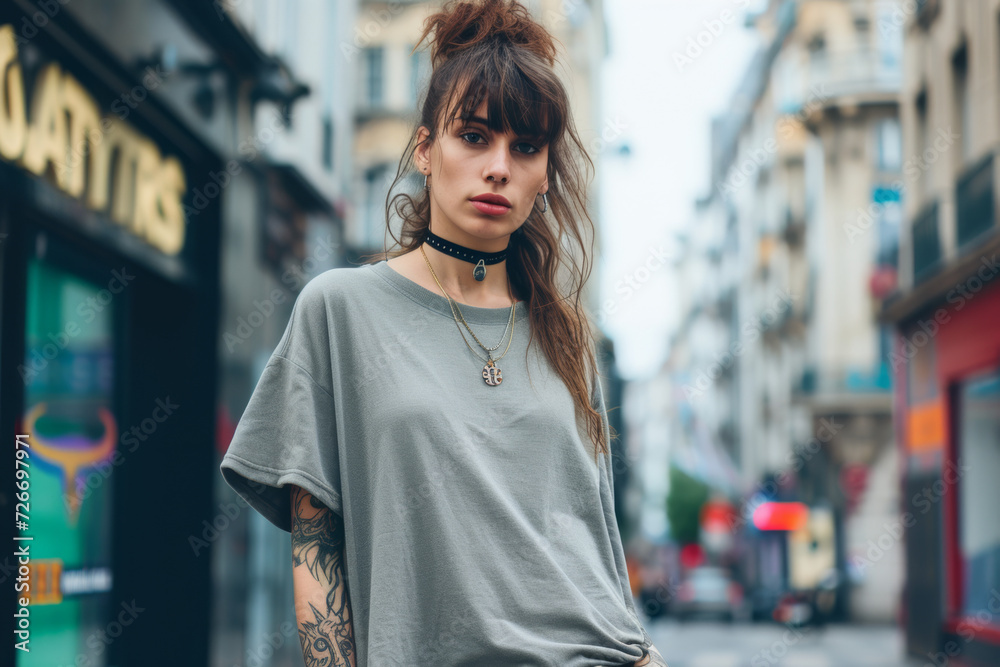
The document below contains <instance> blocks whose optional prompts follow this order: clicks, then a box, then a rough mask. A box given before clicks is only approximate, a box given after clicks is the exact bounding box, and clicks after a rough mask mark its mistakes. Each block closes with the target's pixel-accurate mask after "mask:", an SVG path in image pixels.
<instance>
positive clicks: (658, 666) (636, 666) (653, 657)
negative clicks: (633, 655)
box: [633, 644, 667, 667]
mask: <svg viewBox="0 0 1000 667" xmlns="http://www.w3.org/2000/svg"><path fill="white" fill-rule="evenodd" d="M654 666H655V667H667V661H666V660H664V659H663V656H662V655H660V652H659V651H657V650H656V647H655V646H654V645H652V644H650V645H649V653H647V654H646V655H645V656H644V657H643V658H642V660H640V661H638V662H635V663H633V667H654Z"/></svg>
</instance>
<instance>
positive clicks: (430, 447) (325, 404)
mask: <svg viewBox="0 0 1000 667" xmlns="http://www.w3.org/2000/svg"><path fill="white" fill-rule="evenodd" d="M470 266H471V265H470ZM459 307H460V309H461V313H462V315H463V316H464V318H465V320H466V322H468V324H469V326H470V327H471V328H472V330H473V331H474V332H475V334H476V336H477V337H478V338H479V340H480V341H482V342H483V344H484V345H486V346H488V347H492V346H493V345H496V344H497V343H498V342H500V341H501V340H503V344H502V345H501V346H500V347H499V348H498V349H497V350H496V351H495V352H494V353H493V357H494V358H497V357H499V356H500V355H501V354H502V353H503V351H504V349H505V348H506V345H507V340H508V339H507V338H506V337H504V329H505V326H506V325H507V321H508V318H509V316H510V308H509V307H507V308H495V309H494V308H479V307H474V306H468V305H461V304H460V305H459ZM513 326H514V336H513V340H512V342H511V344H510V348H509V350H508V351H507V354H506V356H504V357H503V358H502V359H501V360H500V361H499V362H498V363H497V365H498V366H499V367H500V369H501V372H502V382H501V383H500V384H499V385H496V386H490V385H488V384H486V382H485V381H484V379H483V366H484V365H485V363H484V361H483V359H485V358H486V353H485V352H484V351H483V350H482V349H481V348H480V347H479V346H478V345H477V344H476V342H475V341H474V340H473V339H472V337H471V336H470V335H469V333H468V331H467V330H465V328H464V326H463V331H465V336H466V338H467V340H468V341H469V344H471V345H472V346H473V347H474V348H475V349H476V350H477V351H478V353H479V355H480V356H476V355H475V354H474V353H473V351H472V350H470V349H469V347H468V346H467V345H466V343H465V342H463V340H462V336H461V334H460V333H459V330H458V328H457V327H456V322H455V319H454V318H453V316H452V311H451V307H450V306H449V303H448V301H447V299H446V298H445V297H444V295H443V294H441V293H435V292H432V291H430V290H428V289H426V288H424V287H423V286H421V285H418V284H417V283H415V282H413V281H412V280H410V279H409V278H406V277H405V276H403V275H402V274H400V273H398V272H396V270H395V269H393V268H391V267H390V266H389V265H388V263H387V262H386V261H385V260H384V259H383V260H380V261H379V262H377V263H374V264H368V265H363V266H361V267H342V268H335V269H331V270H328V271H326V272H324V273H322V274H321V275H319V276H317V277H315V278H313V279H312V280H311V281H309V283H308V284H307V285H306V286H305V287H304V288H303V290H302V292H301V293H300V294H299V296H298V298H297V299H296V302H295V304H294V306H293V309H292V315H291V319H290V321H289V322H288V325H287V327H286V329H285V332H284V334H283V335H282V338H281V340H280V341H279V343H278V346H277V348H276V349H275V350H274V353H273V354H272V355H271V357H270V360H269V361H268V363H267V365H266V366H265V368H264V371H263V374H262V375H261V377H260V379H259V381H258V382H257V385H256V387H255V389H254V391H253V394H252V396H251V398H250V401H249V403H248V405H247V407H246V411H245V412H244V413H243V416H242V417H241V419H240V422H239V424H238V426H237V428H236V431H235V434H234V436H233V439H232V442H231V443H230V445H229V449H228V451H227V453H226V454H225V456H224V458H223V461H222V466H221V470H222V475H223V477H224V478H225V481H226V482H227V483H228V484H229V485H230V486H232V487H233V489H235V490H236V492H238V493H239V494H240V495H241V496H242V497H243V498H244V499H245V500H246V502H247V503H248V504H249V505H250V506H251V507H253V508H254V509H255V510H257V511H258V512H260V513H261V514H262V515H264V516H265V517H266V518H267V519H268V520H269V521H270V522H271V523H273V524H274V525H276V526H278V527H279V528H281V529H282V530H285V531H290V530H291V507H290V491H289V486H288V485H291V484H294V485H297V486H300V487H302V488H303V489H305V490H306V491H308V492H309V493H311V494H313V495H314V496H315V497H316V498H317V499H318V500H320V501H321V502H322V503H323V504H324V505H326V506H327V507H329V508H331V509H332V510H333V511H335V512H337V513H338V514H340V515H341V516H343V518H344V525H345V529H346V538H345V539H346V543H345V550H346V577H347V582H348V592H349V596H350V604H351V613H352V617H353V626H354V638H355V645H356V650H357V654H356V661H357V667H368V666H371V667H382V666H383V665H405V666H406V667H416V666H423V665H428V666H430V665H433V666H435V667H449V666H458V665H463V666H472V665H489V666H491V667H506V666H514V665H519V666H520V665H545V666H558V667H592V666H594V665H622V664H630V663H631V661H635V660H637V659H638V658H640V657H641V656H642V655H643V647H647V646H649V644H650V643H651V640H650V638H649V635H648V633H647V632H646V630H645V628H644V627H643V625H642V623H641V622H640V620H639V618H638V615H637V614H636V610H635V607H634V605H633V602H632V594H631V590H630V587H629V580H628V573H627V570H626V567H625V558H624V553H623V550H622V544H621V538H620V536H619V533H618V529H617V524H616V523H615V515H614V505H613V502H614V501H613V493H612V488H613V487H612V484H613V480H612V477H611V467H610V459H609V457H608V455H601V456H600V457H598V461H596V462H595V460H594V446H593V444H592V442H591V440H590V439H589V438H588V437H587V431H586V427H585V422H584V420H583V418H582V416H580V417H578V416H577V415H576V414H575V411H574V405H573V400H572V396H571V394H570V392H569V390H568V389H567V388H566V386H565V384H564V383H563V382H562V380H561V378H560V377H559V376H558V374H556V373H555V371H554V370H553V369H552V367H551V366H550V365H549V364H548V362H547V360H546V359H545V356H544V353H543V352H542V351H541V348H540V346H539V345H538V339H537V336H536V339H535V341H533V342H532V349H531V350H528V339H529V334H530V330H529V322H528V311H527V304H526V303H525V302H524V301H520V302H518V303H517V304H516V306H515V322H514V324H513ZM591 382H592V387H593V389H592V393H591V396H592V404H593V405H594V407H595V408H596V409H597V410H598V411H600V412H601V413H602V414H603V413H604V410H605V402H604V395H603V391H602V389H601V384H600V382H598V381H596V377H594V378H592V379H591ZM604 431H605V435H606V436H607V434H608V424H607V421H606V416H605V421H604ZM289 567H291V564H290V563H289Z"/></svg>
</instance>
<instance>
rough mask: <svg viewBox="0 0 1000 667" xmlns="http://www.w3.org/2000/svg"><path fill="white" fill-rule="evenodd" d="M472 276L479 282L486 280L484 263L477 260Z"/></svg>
mask: <svg viewBox="0 0 1000 667" xmlns="http://www.w3.org/2000/svg"><path fill="white" fill-rule="evenodd" d="M472 275H473V277H474V278H475V279H476V280H478V281H479V282H482V281H484V280H486V262H484V261H483V260H479V264H476V268H475V269H473V270H472Z"/></svg>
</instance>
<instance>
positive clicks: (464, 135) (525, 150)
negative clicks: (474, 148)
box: [458, 132, 539, 155]
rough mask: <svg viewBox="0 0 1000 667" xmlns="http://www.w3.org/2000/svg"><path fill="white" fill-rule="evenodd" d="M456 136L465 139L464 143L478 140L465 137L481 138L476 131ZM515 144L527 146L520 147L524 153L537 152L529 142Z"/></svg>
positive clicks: (473, 142)
mask: <svg viewBox="0 0 1000 667" xmlns="http://www.w3.org/2000/svg"><path fill="white" fill-rule="evenodd" d="M458 136H459V137H461V139H462V140H463V141H465V142H466V143H469V144H478V143H479V142H478V141H470V140H469V139H467V138H466V137H477V138H479V139H482V138H483V135H481V134H479V133H478V132H463V133H462V134H460V135H458ZM517 145H518V146H519V147H523V146H527V148H526V149H525V148H521V149H520V151H521V152H522V153H524V154H525V155H533V154H535V153H537V152H538V151H539V149H538V148H536V147H535V146H533V145H532V144H529V143H524V142H522V143H520V144H517Z"/></svg>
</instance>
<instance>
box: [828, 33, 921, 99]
mask: <svg viewBox="0 0 1000 667" xmlns="http://www.w3.org/2000/svg"><path fill="white" fill-rule="evenodd" d="M902 82H903V63H902V58H901V57H900V53H899V52H897V51H895V50H891V49H876V48H874V47H872V46H869V45H860V46H858V47H855V48H850V49H845V50H841V51H834V52H831V53H818V54H815V55H814V56H813V58H812V59H811V61H810V63H809V84H810V89H811V90H812V91H814V94H815V95H817V96H818V99H817V100H816V102H817V103H820V104H824V105H826V106H829V105H830V104H833V103H835V102H836V101H838V100H840V99H841V98H845V97H849V98H855V99H856V100H857V101H858V102H862V101H866V100H868V101H872V100H871V98H875V99H877V100H878V101H881V100H883V99H890V100H891V101H894V100H895V99H896V95H897V94H898V93H899V90H900V87H901V86H902Z"/></svg>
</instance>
